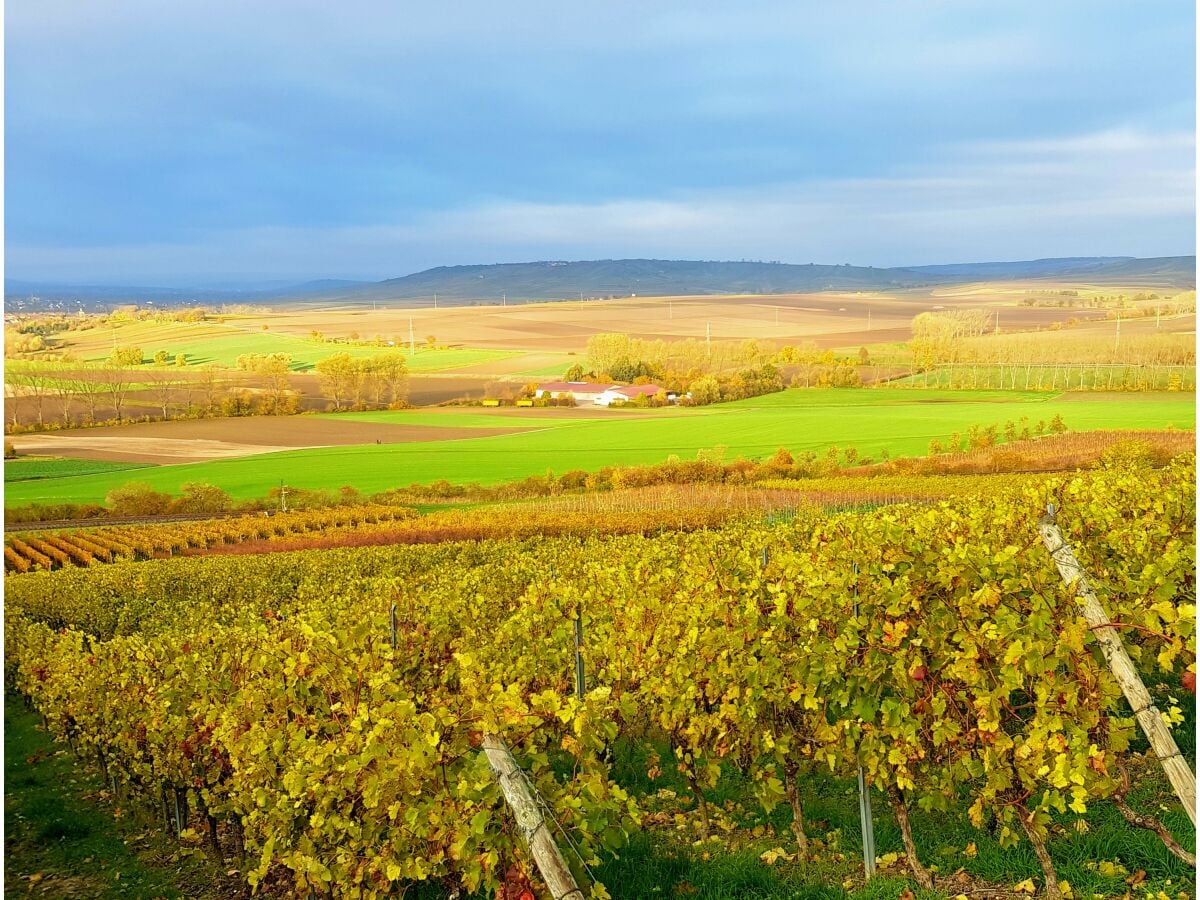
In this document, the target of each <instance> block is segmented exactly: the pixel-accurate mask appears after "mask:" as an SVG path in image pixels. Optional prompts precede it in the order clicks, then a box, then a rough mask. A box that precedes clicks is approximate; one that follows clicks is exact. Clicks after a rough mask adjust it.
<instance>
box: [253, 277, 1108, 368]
mask: <svg viewBox="0 0 1200 900" xmlns="http://www.w3.org/2000/svg"><path fill="white" fill-rule="evenodd" d="M1032 287H1044V285H1034V284H1024V283H1006V284H1004V285H995V284H987V285H966V286H958V287H956V288H955V289H954V290H950V289H939V290H934V291H928V290H908V291H895V292H889V293H881V292H823V293H810V294H748V295H741V296H692V297H627V298H624V299H620V300H588V301H582V302H581V301H563V302H558V303H528V304H522V303H518V302H515V301H514V302H511V303H509V304H508V305H507V306H497V305H494V304H492V305H477V306H455V307H449V308H441V309H433V308H431V307H429V308H420V309H409V308H389V309H378V310H354V311H350V310H345V309H340V310H328V309H302V310H300V309H298V310H291V311H280V312H276V313H272V314H269V315H263V316H261V317H258V318H255V319H253V320H252V321H251V322H249V323H247V324H248V327H250V328H254V327H259V326H258V323H259V322H261V323H263V324H269V327H270V329H271V331H272V332H275V333H278V334H290V335H297V336H301V335H307V334H308V333H309V332H310V331H312V330H313V329H316V330H318V331H320V332H322V333H323V334H325V335H328V336H330V337H339V338H345V337H348V336H349V335H350V334H351V333H358V334H368V333H369V334H376V333H378V334H382V335H385V336H398V337H399V338H400V339H401V342H402V341H403V338H404V337H405V336H406V335H407V334H408V327H409V326H408V323H409V320H410V319H411V320H412V321H413V323H414V329H415V332H416V334H418V335H426V334H433V335H436V336H437V340H438V342H439V343H449V344H462V345H465V346H470V347H479V348H487V349H493V350H499V349H505V350H514V349H520V350H527V351H537V352H539V353H545V354H551V353H554V352H556V351H557V352H560V353H561V352H565V351H576V352H578V351H580V350H582V349H583V348H584V347H585V346H586V344H587V339H588V338H589V337H590V336H591V335H593V334H596V333H599V332H605V331H620V332H623V333H625V334H629V335H631V336H633V337H639V338H647V339H655V338H662V339H665V340H673V339H679V338H688V337H692V338H703V337H704V336H705V334H706V333H707V331H708V329H709V327H710V325H711V330H712V336H713V339H714V340H717V339H721V340H732V339H744V338H755V339H758V340H772V341H779V342H785V343H796V342H800V341H808V340H812V341H816V342H817V343H818V344H820V345H822V346H825V347H839V346H855V345H859V344H864V343H877V342H879V341H898V340H907V339H908V337H909V336H910V334H911V328H910V323H911V322H912V319H913V317H914V316H916V315H919V314H920V313H922V312H928V311H930V310H933V309H935V308H936V309H941V308H945V309H955V308H964V309H966V308H969V309H994V310H999V311H1001V314H1002V317H1003V327H1004V328H1006V329H1013V330H1016V329H1036V328H1045V327H1047V326H1049V325H1051V324H1052V323H1055V322H1065V321H1066V320H1067V319H1068V318H1071V317H1075V318H1078V319H1089V318H1093V317H1102V316H1103V312H1102V311H1099V310H1091V309H1080V308H1073V309H1066V308H1054V307H1025V306H1019V305H1017V303H1018V301H1019V300H1020V298H1021V297H1022V296H1024V294H1025V291H1026V290H1027V289H1030V288H1032ZM419 355H420V354H419V353H418V356H419ZM495 363H496V364H495V366H494V367H493V366H491V365H489V363H488V362H487V361H483V362H480V363H478V364H475V365H471V366H470V367H469V369H467V370H465V371H470V372H472V373H480V374H483V373H490V374H495V375H501V374H508V373H511V372H514V371H516V370H517V368H518V367H517V366H515V365H514V364H513V362H512V361H511V360H496V361H495ZM521 370H522V371H523V370H524V369H523V368H522V369H521Z"/></svg>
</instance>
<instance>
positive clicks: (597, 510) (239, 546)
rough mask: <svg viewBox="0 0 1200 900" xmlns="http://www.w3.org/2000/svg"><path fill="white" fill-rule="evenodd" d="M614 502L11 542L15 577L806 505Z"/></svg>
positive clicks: (789, 501)
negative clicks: (135, 562) (203, 557)
mask: <svg viewBox="0 0 1200 900" xmlns="http://www.w3.org/2000/svg"><path fill="white" fill-rule="evenodd" d="M635 493H637V494H638V496H635V497H618V498H616V499H615V500H614V499H613V498H605V499H608V500H609V501H610V502H604V501H603V499H601V500H600V502H592V503H588V502H580V503H577V504H571V507H572V508H570V509H567V508H564V506H566V505H567V504H564V505H558V504H537V503H534V504H529V503H524V504H496V505H493V506H489V507H486V508H475V509H448V510H440V511H436V512H432V513H429V514H427V515H424V516H417V514H416V513H415V512H413V511H412V510H411V509H408V508H406V507H395V506H382V505H362V506H350V507H335V508H332V509H316V510H305V511H302V512H291V513H277V514H274V515H272V516H262V515H259V516H242V517H238V518H233V519H210V520H200V521H192V522H183V523H165V524H146V525H129V526H108V527H98V528H90V529H73V530H60V531H47V532H18V533H14V534H10V535H6V537H5V544H4V565H5V572H6V573H9V574H24V573H26V572H32V571H50V570H53V569H60V568H68V567H88V566H93V565H97V564H105V563H113V562H120V561H125V560H149V559H164V558H167V557H171V556H196V555H215V554H246V553H265V552H281V551H289V550H308V549H319V548H331V547H371V546H386V545H391V544H434V543H440V542H443V541H464V540H486V539H495V538H503V537H532V536H535V535H537V536H553V535H580V536H582V535H588V534H654V533H657V532H660V531H665V530H678V531H690V530H693V529H696V528H710V527H714V526H717V525H720V524H722V523H723V522H727V521H729V520H731V519H735V518H739V517H744V516H748V515H751V514H754V513H757V514H759V515H761V514H762V513H763V512H764V511H769V510H777V509H784V510H787V511H788V513H789V514H794V512H795V509H796V508H797V507H798V506H801V505H805V503H806V501H805V499H804V498H803V496H802V495H800V494H797V493H796V492H791V491H778V492H768V491H753V490H747V489H743V490H740V491H739V490H733V489H718V490H710V489H705V488H704V487H700V488H689V489H687V490H682V491H651V492H635Z"/></svg>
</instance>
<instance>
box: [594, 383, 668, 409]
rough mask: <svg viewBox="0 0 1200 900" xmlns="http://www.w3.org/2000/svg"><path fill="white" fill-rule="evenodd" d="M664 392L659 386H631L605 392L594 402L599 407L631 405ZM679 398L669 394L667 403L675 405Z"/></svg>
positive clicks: (612, 388) (614, 388) (613, 388)
mask: <svg viewBox="0 0 1200 900" xmlns="http://www.w3.org/2000/svg"><path fill="white" fill-rule="evenodd" d="M661 390H663V389H662V388H660V387H659V386H658V385H657V384H631V385H628V386H626V387H615V386H614V387H611V388H609V389H608V390H606V391H604V393H602V394H601V395H600V396H599V397H597V398H596V399H595V400H594V401H593V402H594V403H595V404H596V405H597V406H611V405H612V404H614V403H629V402H630V401H633V400H636V399H637V398H638V397H646V398H650V397H654V396H655V395H657V394H658V392H659V391H661ZM677 399H679V398H678V397H676V395H675V394H674V393H668V394H667V402H668V403H674V402H675V401H676V400H677Z"/></svg>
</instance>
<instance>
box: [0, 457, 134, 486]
mask: <svg viewBox="0 0 1200 900" xmlns="http://www.w3.org/2000/svg"><path fill="white" fill-rule="evenodd" d="M141 468H144V466H142V465H140V464H138V463H127V462H105V461H102V460H95V459H65V458H61V457H32V458H30V459H6V460H5V461H4V481H5V483H6V484H7V483H10V482H13V481H29V480H32V479H38V478H67V477H70V476H73V475H95V474H99V473H103V472H121V471H124V470H126V469H141Z"/></svg>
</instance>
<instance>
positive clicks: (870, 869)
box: [852, 563, 875, 881]
mask: <svg viewBox="0 0 1200 900" xmlns="http://www.w3.org/2000/svg"><path fill="white" fill-rule="evenodd" d="M853 571H854V586H853V589H852V590H853V596H854V618H856V619H857V618H858V563H854V566H853ZM858 824H859V827H860V828H861V829H862V845H863V848H862V849H863V872H864V873H865V877H866V879H867V880H868V881H870V880H871V876H872V875H874V874H875V820H874V818H873V817H872V815H871V789H870V788H869V787H868V786H867V774H866V772H864V771H863V767H862V764H861V763H860V764H859V767H858Z"/></svg>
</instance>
